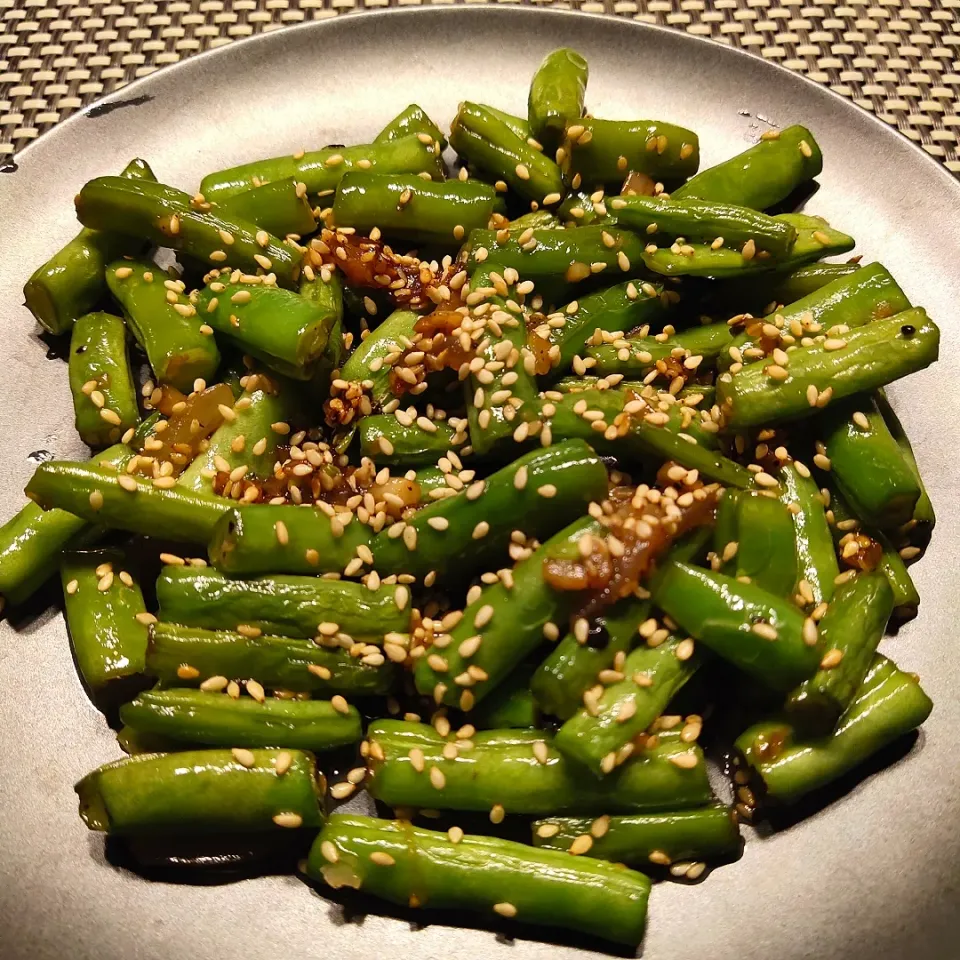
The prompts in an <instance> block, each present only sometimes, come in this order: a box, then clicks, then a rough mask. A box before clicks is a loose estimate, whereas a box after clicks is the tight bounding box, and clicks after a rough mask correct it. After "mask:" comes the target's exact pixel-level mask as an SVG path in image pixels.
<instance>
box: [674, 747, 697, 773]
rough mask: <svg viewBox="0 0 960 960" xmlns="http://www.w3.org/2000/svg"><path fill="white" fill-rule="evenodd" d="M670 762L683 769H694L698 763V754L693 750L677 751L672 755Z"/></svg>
mask: <svg viewBox="0 0 960 960" xmlns="http://www.w3.org/2000/svg"><path fill="white" fill-rule="evenodd" d="M670 762H671V763H672V764H673V765H674V766H676V767H680V769H681V770H692V769H693V768H694V767H695V766H696V765H697V755H696V753H694V751H693V750H687V751H685V752H684V753H675V754H674V755H673V756H672V757H670Z"/></svg>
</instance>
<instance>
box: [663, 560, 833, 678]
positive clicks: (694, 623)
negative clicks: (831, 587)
mask: <svg viewBox="0 0 960 960" xmlns="http://www.w3.org/2000/svg"><path fill="white" fill-rule="evenodd" d="M653 599H654V602H655V603H656V604H657V605H658V606H660V607H661V609H663V611H664V612H665V613H666V614H668V615H669V616H670V617H672V618H673V620H674V621H675V622H676V623H678V624H679V625H680V626H681V627H682V628H683V629H684V630H686V631H687V632H689V634H690V635H691V636H692V637H694V638H695V639H696V640H699V641H700V642H701V643H703V645H704V646H706V647H709V648H710V649H711V650H713V651H714V652H715V653H717V654H719V655H720V656H722V657H724V658H726V659H728V660H729V661H730V662H731V663H733V664H734V665H735V666H737V667H739V668H740V669H741V670H744V671H745V672H747V673H749V674H750V675H751V676H753V677H754V678H756V679H757V680H759V681H760V682H761V683H764V684H766V685H767V686H769V687H771V688H772V689H774V690H783V691H787V690H790V689H791V688H793V687H794V686H796V685H797V684H798V683H800V682H802V681H803V680H806V679H807V678H808V677H809V676H811V675H812V674H813V673H814V671H815V670H816V669H817V664H818V663H819V661H820V658H821V656H822V653H821V650H820V646H819V645H818V642H817V631H816V626H815V624H814V622H813V621H812V620H810V619H807V620H804V617H803V614H802V613H800V611H799V610H797V608H796V607H795V606H794V605H793V604H792V603H790V602H788V601H786V600H782V599H781V598H780V597H777V596H775V595H774V594H772V593H770V592H769V591H767V590H763V589H761V588H760V587H757V586H755V585H754V584H749V583H741V582H740V581H738V580H734V579H733V577H727V576H724V575H723V574H722V573H715V572H711V571H709V570H701V569H698V568H696V567H691V566H688V565H687V564H684V563H670V564H668V565H667V566H666V567H665V568H664V570H663V574H662V578H661V579H660V581H659V583H658V585H657V587H656V589H655V590H654V591H653Z"/></svg>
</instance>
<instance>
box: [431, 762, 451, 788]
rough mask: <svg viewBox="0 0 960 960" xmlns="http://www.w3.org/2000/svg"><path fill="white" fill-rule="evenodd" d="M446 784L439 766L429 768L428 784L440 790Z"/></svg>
mask: <svg viewBox="0 0 960 960" xmlns="http://www.w3.org/2000/svg"><path fill="white" fill-rule="evenodd" d="M446 784H447V778H446V777H445V776H444V775H443V771H442V770H441V769H440V768H439V767H431V768H430V785H431V786H432V787H433V788H434V789H435V790H442V789H443V788H444V787H445V786H446Z"/></svg>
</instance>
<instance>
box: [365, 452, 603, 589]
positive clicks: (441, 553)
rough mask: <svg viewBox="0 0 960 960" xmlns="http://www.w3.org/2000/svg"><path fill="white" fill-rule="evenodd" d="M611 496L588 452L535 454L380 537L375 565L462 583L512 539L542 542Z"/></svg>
mask: <svg viewBox="0 0 960 960" xmlns="http://www.w3.org/2000/svg"><path fill="white" fill-rule="evenodd" d="M606 491H607V471H606V468H605V467H604V465H603V463H602V462H601V461H600V460H599V459H598V458H597V456H596V454H594V452H593V451H592V450H591V449H590V447H588V446H587V444H585V443H583V442H582V441H579V440H570V441H568V442H566V443H558V444H554V445H552V446H550V447H546V448H537V449H535V450H532V451H530V452H529V453H526V454H524V455H523V456H521V457H518V458H517V459H516V460H515V461H514V462H513V463H511V464H509V465H508V466H506V467H503V468H502V469H500V470H498V471H496V472H495V473H492V474H491V475H490V476H488V477H487V478H486V479H485V480H478V481H476V482H475V483H471V484H470V486H469V487H468V488H467V489H465V490H463V492H461V493H458V494H457V495H456V496H454V497H444V498H443V499H442V500H438V501H436V502H435V503H432V504H430V506H427V507H424V508H423V509H422V510H418V511H417V512H416V513H415V514H414V515H413V516H412V517H411V518H410V519H409V520H407V521H401V522H398V523H397V524H395V525H393V526H392V527H389V528H387V529H386V530H384V531H383V532H381V533H379V534H377V536H376V538H375V539H374V541H373V543H372V545H371V548H372V550H373V558H374V564H375V566H376V569H377V571H378V572H379V573H380V574H381V575H388V574H400V573H408V574H411V575H412V576H414V577H417V579H420V578H421V577H424V576H426V575H427V574H428V573H429V572H430V571H434V573H435V575H436V576H438V577H440V578H441V579H442V578H444V577H449V576H455V577H460V578H465V577H467V576H469V575H470V574H471V573H472V572H473V571H479V570H485V569H488V568H489V567H491V566H495V565H496V564H498V563H499V562H502V561H503V560H505V559H506V556H507V549H508V547H509V545H510V543H511V537H512V536H513V534H514V531H517V530H521V531H523V533H525V534H526V536H527V537H528V538H531V539H538V540H542V539H544V538H546V537H548V536H550V535H551V534H553V533H556V531H557V529H558V528H560V527H562V526H563V525H564V524H567V523H569V522H570V521H571V520H573V519H575V518H576V517H579V516H581V515H582V514H583V513H584V512H585V511H586V509H587V507H588V506H589V505H590V503H591V501H594V500H596V501H600V500H602V499H603V498H604V496H605V495H606Z"/></svg>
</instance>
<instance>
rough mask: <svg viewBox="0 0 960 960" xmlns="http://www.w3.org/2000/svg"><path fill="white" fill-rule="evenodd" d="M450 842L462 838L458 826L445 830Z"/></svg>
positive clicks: (456, 841)
mask: <svg viewBox="0 0 960 960" xmlns="http://www.w3.org/2000/svg"><path fill="white" fill-rule="evenodd" d="M447 836H448V837H449V838H450V842H451V843H459V842H460V841H461V840H462V839H463V831H462V830H461V829H460V828H459V827H451V828H450V829H449V830H448V831H447Z"/></svg>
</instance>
